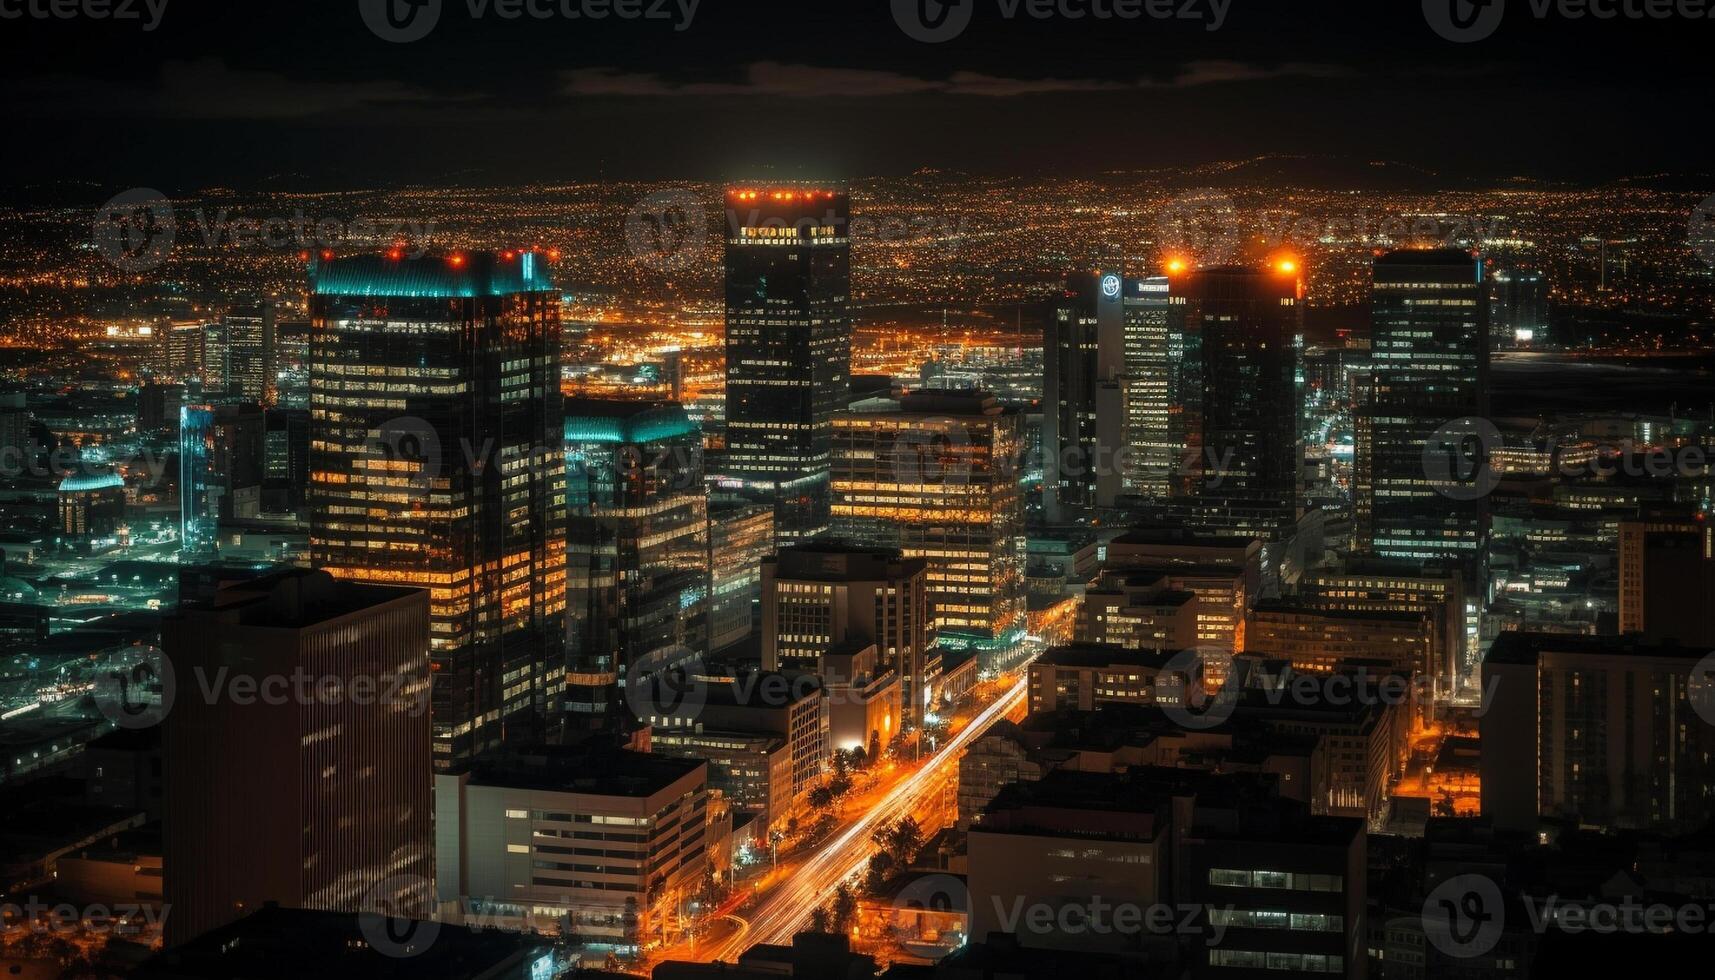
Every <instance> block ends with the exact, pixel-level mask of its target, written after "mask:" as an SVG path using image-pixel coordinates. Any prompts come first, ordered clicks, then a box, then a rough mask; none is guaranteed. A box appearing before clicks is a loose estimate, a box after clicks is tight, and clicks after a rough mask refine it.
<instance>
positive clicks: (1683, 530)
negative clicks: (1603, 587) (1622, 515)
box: [1620, 507, 1715, 647]
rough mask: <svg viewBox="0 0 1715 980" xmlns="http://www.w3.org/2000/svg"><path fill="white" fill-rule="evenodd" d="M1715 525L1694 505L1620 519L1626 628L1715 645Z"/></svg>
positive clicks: (1649, 638)
mask: <svg viewBox="0 0 1715 980" xmlns="http://www.w3.org/2000/svg"><path fill="white" fill-rule="evenodd" d="M1711 609H1715V525H1712V523H1711V522H1710V520H1709V518H1708V515H1706V514H1703V513H1701V512H1698V511H1695V510H1692V509H1691V508H1665V507H1651V508H1646V509H1645V511H1644V512H1643V513H1642V514H1640V515H1639V516H1638V517H1637V518H1635V519H1631V520H1624V521H1621V522H1620V632H1621V633H1640V634H1642V635H1643V638H1644V640H1645V641H1646V642H1649V643H1668V642H1672V643H1683V644H1685V645H1687V646H1703V647H1709V646H1715V616H1711V614H1710V610H1711Z"/></svg>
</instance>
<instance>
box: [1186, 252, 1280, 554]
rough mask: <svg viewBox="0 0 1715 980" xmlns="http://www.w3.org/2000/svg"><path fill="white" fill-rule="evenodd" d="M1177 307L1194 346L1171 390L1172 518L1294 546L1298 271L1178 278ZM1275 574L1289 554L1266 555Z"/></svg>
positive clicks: (1224, 270) (1243, 270)
mask: <svg viewBox="0 0 1715 980" xmlns="http://www.w3.org/2000/svg"><path fill="white" fill-rule="evenodd" d="M1169 301H1170V303H1171V304H1172V307H1173V317H1174V320H1175V324H1174V328H1173V329H1174V330H1175V331H1176V332H1177V333H1178V334H1179V336H1180V342H1181V343H1182V344H1183V354H1182V356H1181V357H1179V358H1178V360H1177V362H1176V364H1175V369H1174V374H1173V377H1172V379H1171V382H1170V383H1171V391H1172V399H1173V405H1172V412H1173V414H1172V419H1173V431H1172V435H1171V439H1172V441H1173V442H1174V444H1176V445H1179V446H1182V447H1183V454H1182V455H1181V456H1180V458H1179V460H1178V465H1177V466H1176V467H1175V475H1174V479H1173V486H1172V492H1173V498H1174V499H1173V502H1172V512H1173V513H1174V515H1175V516H1176V517H1177V518H1178V519H1179V522H1180V523H1183V524H1184V525H1186V526H1187V527H1189V528H1191V529H1192V530H1194V531H1195V532H1197V533H1202V534H1214V535H1237V536H1242V537H1248V538H1261V539H1263V540H1264V541H1265V542H1267V543H1268V544H1267V545H1265V551H1267V550H1271V549H1278V547H1279V546H1278V542H1281V541H1283V540H1284V539H1286V538H1288V537H1290V535H1291V534H1292V533H1293V530H1294V528H1295V525H1296V523H1297V521H1298V519H1299V517H1300V516H1301V515H1302V512H1303V495H1302V490H1301V486H1300V469H1301V466H1302V457H1303V451H1302V448H1301V446H1300V444H1299V438H1298V428H1299V427H1298V417H1299V400H1298V388H1297V362H1298V356H1297V355H1298V351H1297V343H1298V336H1299V334H1300V333H1301V332H1302V329H1303V327H1302V323H1303V319H1302V318H1303V304H1304V286H1303V282H1302V281H1301V280H1300V279H1299V278H1298V275H1297V270H1296V267H1295V266H1293V265H1292V264H1290V263H1280V264H1278V265H1275V266H1272V267H1269V268H1250V267H1239V266H1222V267H1216V268H1210V269H1200V270H1197V271H1195V272H1188V273H1186V274H1185V275H1183V276H1178V277H1175V278H1174V279H1173V280H1172V283H1171V293H1170V300H1169ZM1263 566H1264V569H1265V574H1267V571H1266V570H1267V569H1269V568H1273V567H1278V566H1279V557H1278V555H1268V554H1265V555H1264V558H1263Z"/></svg>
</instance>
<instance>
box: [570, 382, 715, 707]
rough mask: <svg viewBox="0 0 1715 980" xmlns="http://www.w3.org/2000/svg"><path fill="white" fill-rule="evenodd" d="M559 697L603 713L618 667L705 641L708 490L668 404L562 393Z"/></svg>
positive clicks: (655, 663)
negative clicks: (563, 647) (563, 685)
mask: <svg viewBox="0 0 1715 980" xmlns="http://www.w3.org/2000/svg"><path fill="white" fill-rule="evenodd" d="M566 506H567V525H566V636H567V640H568V645H567V655H568V657H569V660H568V666H567V691H566V693H567V707H568V709H569V710H570V711H571V712H572V716H573V717H572V719H571V721H572V723H573V724H578V723H580V722H588V723H591V724H596V723H599V722H600V721H602V720H603V719H606V720H610V721H611V720H617V719H613V718H611V717H610V716H609V712H611V711H612V710H613V707H614V703H615V702H616V701H617V700H618V699H619V696H620V694H619V692H620V690H621V687H620V685H623V684H624V683H625V680H626V676H627V674H628V672H629V671H630V670H631V669H633V668H635V667H638V666H639V665H641V666H642V668H643V669H645V670H655V669H659V668H661V667H667V666H673V665H674V664H675V663H677V662H680V661H686V660H689V659H690V658H691V657H693V656H695V655H699V654H702V653H704V652H706V651H707V649H708V639H709V622H708V610H709V563H708V562H709V551H708V538H707V535H708V491H707V490H706V489H705V488H704V485H703V442H702V432H701V430H699V429H698V427H697V424H696V423H695V422H693V421H691V419H690V417H689V416H687V415H686V414H685V410H684V409H683V408H681V407H680V406H678V405H675V404H672V403H670V402H669V403H660V404H656V403H649V402H625V401H603V400H598V399H588V398H576V399H571V400H569V401H568V402H567V403H566Z"/></svg>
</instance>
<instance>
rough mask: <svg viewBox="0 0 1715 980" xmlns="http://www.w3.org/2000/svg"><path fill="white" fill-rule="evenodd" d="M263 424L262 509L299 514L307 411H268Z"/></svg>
mask: <svg viewBox="0 0 1715 980" xmlns="http://www.w3.org/2000/svg"><path fill="white" fill-rule="evenodd" d="M263 425H264V430H265V431H264V433H263V445H262V509H263V510H264V511H268V512H270V513H290V512H295V511H299V510H301V509H302V508H303V505H304V488H305V487H306V486H308V485H309V482H310V412H309V409H305V408H270V409H268V410H267V412H266V413H264V422H263Z"/></svg>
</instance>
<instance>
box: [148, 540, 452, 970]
mask: <svg viewBox="0 0 1715 980" xmlns="http://www.w3.org/2000/svg"><path fill="white" fill-rule="evenodd" d="M429 623H430V616H429V603H428V595H427V593H425V592H423V591H422V590H420V589H397V588H386V587H381V586H373V585H360V584H357V583H351V582H340V581H337V580H335V579H333V578H332V577H330V576H328V575H327V574H325V573H322V572H312V571H307V570H292V571H286V572H281V573H277V574H274V575H270V576H265V577H262V578H259V579H251V580H249V581H241V582H229V583H226V584H224V585H222V586H220V587H218V588H216V589H215V590H214V591H213V592H212V594H211V595H210V596H209V597H207V598H206V600H197V601H191V602H187V603H186V604H185V605H184V606H182V607H181V608H180V610H179V611H178V612H177V613H175V614H173V615H170V616H167V617H166V618H165V619H164V620H163V621H162V624H161V640H162V646H163V649H164V651H165V654H166V657H167V660H168V662H169V663H171V664H172V667H173V673H174V676H175V677H176V678H178V697H177V698H176V699H175V701H174V702H173V704H172V710H171V711H169V712H167V713H166V715H165V716H164V721H163V722H162V732H161V736H162V760H163V775H164V778H165V792H164V794H163V795H164V800H165V812H164V820H163V824H164V827H165V833H166V837H165V841H164V846H165V852H164V865H165V875H166V878H165V886H166V902H167V905H168V906H169V907H170V908H171V909H172V915H171V916H169V917H168V919H167V924H166V928H167V941H168V943H169V945H177V944H178V943H181V942H183V941H185V940H187V939H190V938H192V937H194V936H197V935H199V934H201V933H203V932H206V931H207V930H209V929H212V928H215V927H217V926H220V925H224V924H226V923H228V922H231V921H233V920H235V919H237V918H239V917H241V916H243V915H245V914H247V913H248V912H251V911H254V910H256V909H258V908H260V907H261V906H262V905H263V904H264V903H267V902H277V903H278V904H280V905H283V906H287V907H292V908H309V909H321V910H328V911H344V912H357V911H360V910H361V908H362V907H363V905H364V901H365V896H366V895H367V896H369V897H370V899H371V900H372V901H381V900H385V901H386V902H388V903H389V907H391V908H395V909H398V910H400V912H401V914H403V915H407V916H413V917H419V918H426V917H427V915H428V913H429V912H430V911H432V908H433V906H432V904H431V899H432V896H431V895H430V894H429V893H428V881H429V878H430V876H431V875H432V874H433V873H434V826H433V810H432V806H433V800H432V795H431V780H430V778H429V773H430V769H429V719H428V711H427V708H428V696H429V658H428V651H429ZM205 692H207V693H205ZM413 880H415V881H416V882H417V887H416V888H415V889H414V890H413V889H412V888H411V887H410V886H411V882H412V881H413ZM378 889H387V893H386V894H380V893H379V892H378V891H377V890H378ZM394 889H397V890H394Z"/></svg>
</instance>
